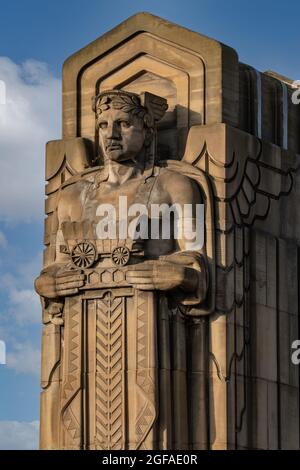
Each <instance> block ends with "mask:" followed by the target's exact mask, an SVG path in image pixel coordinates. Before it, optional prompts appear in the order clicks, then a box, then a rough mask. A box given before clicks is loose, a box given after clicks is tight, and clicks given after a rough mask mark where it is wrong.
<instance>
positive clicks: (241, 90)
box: [36, 13, 300, 449]
mask: <svg viewBox="0 0 300 470" xmlns="http://www.w3.org/2000/svg"><path fill="white" fill-rule="evenodd" d="M292 93H293V89H292V87H291V81H289V80H288V79H285V78H284V77H281V76H279V75H277V74H275V73H273V72H265V73H260V72H258V71H256V70H255V69H253V67H250V66H248V65H245V64H241V63H239V61H238V57H237V54H236V52H235V51H234V50H233V49H231V48H229V47H227V46H225V45H223V44H221V43H219V42H218V41H215V40H213V39H209V38H206V37H204V36H202V35H200V34H198V33H194V32H192V31H189V30H186V29H184V28H181V27H180V26H177V25H173V24H171V23H169V22H167V21H165V20H162V19H160V18H157V17H154V16H152V15H149V14H145V13H140V14H137V15H135V16H133V17H131V18H129V19H128V20H126V21H125V22H124V23H122V24H121V25H119V26H118V27H116V28H115V29H114V30H112V31H110V32H109V33H107V34H106V35H104V36H103V37H101V38H99V39H97V40H96V41H94V42H93V43H91V44H89V45H88V46H86V47H85V48H84V49H82V50H80V51H78V52H77V53H75V54H74V55H73V56H71V57H70V58H69V59H68V60H67V61H66V62H65V64H64V67H63V139H62V140H59V141H52V142H49V143H48V144H47V151H46V180H47V185H46V195H47V199H46V206H45V211H46V215H47V218H46V221H45V245H46V248H45V254H44V269H43V271H42V273H41V275H40V276H39V278H38V279H37V280H36V290H37V292H38V293H39V294H40V296H41V301H42V307H43V339H42V394H41V448H43V449H245V448H257V449H266V448H298V447H299V374H298V371H297V370H296V368H295V366H294V365H293V364H292V363H291V361H290V357H289V352H290V349H289V348H290V344H292V341H293V340H295V339H297V332H298V305H299V294H298V291H299V290H298V277H297V276H298V274H297V273H299V266H298V265H299V248H298V246H299V240H300V233H299V227H300V224H299V223H297V218H298V212H297V211H295V207H298V204H299V201H298V199H299V189H298V186H299V176H298V174H299V153H300V139H299V132H298V128H299V125H298V124H299V122H300V118H299V116H300V115H299V109H298V108H297V107H295V105H293V104H292V100H290V97H291V95H292ZM91 102H92V104H91ZM124 197H126V201H127V203H128V205H127V207H132V204H139V207H140V206H143V207H145V208H146V209H148V208H149V207H150V206H151V205H153V204H161V203H163V204H165V210H166V211H167V209H170V207H171V206H172V205H173V204H176V203H177V204H179V205H184V204H190V206H191V207H192V215H191V216H190V217H187V219H190V220H189V221H190V227H192V229H194V228H195V224H196V221H197V217H196V215H197V212H196V210H197V205H199V204H200V205H201V204H202V205H203V207H204V222H205V223H204V225H205V226H204V243H203V244H201V243H200V245H199V246H198V245H193V244H191V242H190V240H189V239H187V237H181V238H180V237H179V238H178V237H176V236H175V232H176V223H177V225H178V226H179V225H180V223H181V222H183V221H184V220H185V216H183V217H177V219H176V217H174V220H175V225H173V229H174V230H173V232H172V233H171V236H170V237H169V239H167V240H166V239H163V237H162V236H161V234H160V236H159V239H155V237H154V239H153V238H152V239H151V237H150V238H149V239H146V238H145V237H142V236H137V237H132V236H127V232H126V236H125V237H124V236H123V235H122V236H120V230H121V229H120V227H121V228H122V227H123V228H124V226H123V218H122V216H123V212H126V211H125V209H124V207H125V206H124V205H122V204H123V203H121V202H120V201H123V199H122V198H124ZM102 203H105V204H107V205H109V206H110V207H112V208H114V209H115V213H116V214H117V216H118V217H119V218H118V219H117V220H116V224H115V228H116V229H118V230H116V232H114V230H113V229H112V232H111V234H113V236H110V237H109V239H102V238H101V236H100V235H101V234H103V225H102V223H101V220H102V219H101V217H100V216H103V213H102V212H101V209H99V207H100V206H101V204H102ZM118 209H119V210H118ZM146 212H147V210H146ZM147 214H149V212H147ZM151 215H152V214H151ZM109 218H110V217H109V216H108V217H107V220H109ZM149 219H151V224H148V225H147V224H146V225H147V227H148V230H149V227H150V231H151V226H153V225H155V223H156V222H157V221H156V218H155V217H152V216H150V217H148V215H147V217H146V216H145V214H142V216H141V217H139V218H137V217H135V214H134V213H131V214H129V220H128V222H129V225H130V228H131V232H130V233H131V235H132V233H135V235H136V234H140V235H141V234H142V233H143V230H144V227H145V226H146V225H145V224H144V222H145V221H146V220H147V221H148V222H149ZM295 219H296V222H295ZM156 226H157V225H156ZM123 228H122V230H123ZM119 229H120V230H119ZM122 230H121V232H122ZM114 233H116V235H114ZM122 233H123V232H122Z"/></svg>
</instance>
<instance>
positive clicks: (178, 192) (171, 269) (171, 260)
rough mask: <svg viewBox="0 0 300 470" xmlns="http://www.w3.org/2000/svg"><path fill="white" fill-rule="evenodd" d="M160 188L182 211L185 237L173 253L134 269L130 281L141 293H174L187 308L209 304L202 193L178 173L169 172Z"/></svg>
mask: <svg viewBox="0 0 300 470" xmlns="http://www.w3.org/2000/svg"><path fill="white" fill-rule="evenodd" d="M159 184H160V187H159V188H158V192H159V193H160V194H163V196H164V200H168V202H169V205H172V204H177V205H178V206H179V207H181V209H182V210H181V211H179V216H178V218H177V219H176V220H175V224H177V225H178V227H182V228H183V231H182V235H181V236H179V238H176V239H174V251H173V252H172V253H170V254H167V255H164V256H160V257H159V259H158V260H149V261H145V262H144V263H140V264H138V265H134V266H130V267H129V268H128V272H127V277H126V279H127V280H128V282H130V283H131V284H132V285H134V286H135V287H136V288H137V289H140V290H160V291H170V293H172V294H173V295H174V297H175V298H177V299H178V300H179V301H180V303H182V304H183V305H186V306H196V305H199V304H201V303H202V302H204V301H205V299H206V294H207V289H208V282H209V279H208V277H209V276H208V269H207V263H206V252H205V245H204V226H203V225H204V220H202V218H201V214H202V213H204V211H203V212H202V209H203V206H202V207H201V204H202V196H201V191H200V189H199V187H198V185H197V184H196V182H194V181H193V180H191V179H190V178H188V177H185V176H183V175H180V174H177V173H175V172H172V174H171V175H170V172H167V173H166V174H165V175H164V177H163V178H161V181H160V183H159ZM184 208H185V209H187V208H188V209H189V210H183V209H184ZM191 232H194V233H195V235H196V238H195V239H194V240H191V239H190V235H191ZM201 232H203V235H202V233H201Z"/></svg>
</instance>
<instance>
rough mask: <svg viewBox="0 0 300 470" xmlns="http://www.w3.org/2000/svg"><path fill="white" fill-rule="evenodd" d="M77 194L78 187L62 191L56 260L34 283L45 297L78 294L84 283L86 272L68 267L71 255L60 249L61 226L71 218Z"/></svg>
mask: <svg viewBox="0 0 300 470" xmlns="http://www.w3.org/2000/svg"><path fill="white" fill-rule="evenodd" d="M76 196H78V195H77V191H76V188H74V187H72V186H70V188H67V190H65V191H64V193H61V195H60V198H59V201H58V206H57V212H56V224H57V226H58V230H57V234H56V256H55V262H54V263H52V264H51V265H49V266H47V267H45V268H44V269H43V270H42V272H41V274H40V276H39V277H38V278H37V279H36V280H35V284H34V285H35V290H36V292H37V293H38V294H39V295H40V296H41V297H44V298H45V299H57V300H59V298H60V297H65V296H67V295H74V294H77V293H78V292H79V288H80V287H82V286H83V285H84V279H85V276H84V274H83V273H82V272H81V271H80V270H78V271H76V270H70V269H68V265H69V263H70V257H69V255H68V254H65V253H62V252H61V250H60V246H61V245H63V244H64V239H63V234H62V230H61V226H62V223H63V222H64V221H67V220H70V207H72V206H74V200H75V198H76ZM71 203H72V204H71ZM78 209H79V210H80V208H78Z"/></svg>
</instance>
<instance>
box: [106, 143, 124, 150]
mask: <svg viewBox="0 0 300 470" xmlns="http://www.w3.org/2000/svg"><path fill="white" fill-rule="evenodd" d="M121 148H122V146H121V145H120V144H111V145H108V146H107V147H106V150H118V149H121Z"/></svg>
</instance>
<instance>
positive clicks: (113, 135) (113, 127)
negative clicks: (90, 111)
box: [106, 122, 120, 139]
mask: <svg viewBox="0 0 300 470" xmlns="http://www.w3.org/2000/svg"><path fill="white" fill-rule="evenodd" d="M106 138H107V139H118V138H120V132H119V130H118V125H117V123H115V122H113V123H112V124H109V125H108V127H107V134H106Z"/></svg>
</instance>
